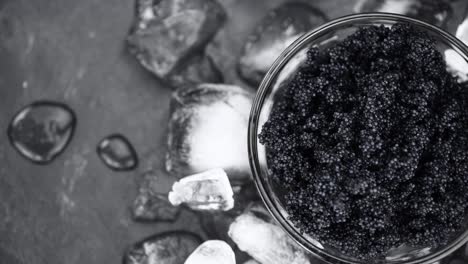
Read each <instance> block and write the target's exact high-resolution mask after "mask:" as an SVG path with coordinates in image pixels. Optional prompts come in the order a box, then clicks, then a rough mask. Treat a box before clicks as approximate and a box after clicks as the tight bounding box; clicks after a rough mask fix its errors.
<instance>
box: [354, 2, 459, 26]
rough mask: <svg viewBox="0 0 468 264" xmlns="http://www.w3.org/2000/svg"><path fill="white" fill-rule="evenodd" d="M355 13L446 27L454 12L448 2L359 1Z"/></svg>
mask: <svg viewBox="0 0 468 264" xmlns="http://www.w3.org/2000/svg"><path fill="white" fill-rule="evenodd" d="M354 11H355V12H356V13H363V12H386V13H394V14H401V15H406V16H410V17H414V18H416V19H420V20H423V21H426V22H428V23H430V24H434V25H436V26H439V27H446V24H447V20H448V18H449V17H450V16H451V15H452V13H453V10H452V7H451V6H450V3H449V1H447V0H440V1H434V0H359V1H358V2H357V3H356V5H355V7H354Z"/></svg>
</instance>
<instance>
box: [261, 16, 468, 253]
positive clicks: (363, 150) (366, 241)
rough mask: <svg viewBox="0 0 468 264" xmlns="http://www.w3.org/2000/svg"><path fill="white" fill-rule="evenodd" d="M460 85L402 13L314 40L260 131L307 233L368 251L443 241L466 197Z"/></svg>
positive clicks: (467, 157) (456, 226) (466, 145)
mask: <svg viewBox="0 0 468 264" xmlns="http://www.w3.org/2000/svg"><path fill="white" fill-rule="evenodd" d="M467 126H468V115H467V100H466V95H465V91H464V90H463V88H462V86H461V85H460V84H458V83H457V81H456V80H455V78H454V77H452V76H451V75H450V74H449V73H448V72H447V70H446V64H445V61H444V58H443V56H442V54H441V53H440V52H439V51H438V50H437V49H436V44H435V41H434V40H433V39H432V38H431V37H430V36H428V35H427V34H426V33H424V32H421V31H419V30H417V29H415V28H413V27H412V26H410V25H407V24H396V25H394V26H392V27H391V28H387V27H384V26H380V27H377V26H370V27H363V28H360V29H359V30H358V31H357V32H355V33H354V34H352V35H350V36H349V37H347V38H346V39H345V40H343V41H342V42H339V43H337V44H335V45H334V46H332V47H330V48H328V49H326V50H323V51H319V50H318V49H316V48H311V49H310V50H309V51H308V54H307V60H306V62H305V64H304V65H303V66H302V67H301V68H300V70H299V71H298V72H297V74H296V75H295V76H294V77H293V79H292V80H291V81H290V82H289V83H288V84H287V85H286V86H285V88H284V89H283V90H282V91H281V95H280V96H279V97H278V98H277V101H276V103H275V105H274V107H273V110H272V112H271V115H270V117H269V120H268V121H267V122H266V123H265V125H264V126H263V128H262V132H261V134H260V135H259V138H260V142H261V143H262V144H264V145H265V146H266V148H267V160H268V165H269V169H270V174H271V175H272V176H273V178H274V180H275V182H276V183H278V184H281V186H283V187H284V188H286V190H287V192H286V194H284V195H283V197H282V198H283V199H284V200H285V207H286V210H287V211H288V213H289V214H290V219H291V220H292V221H293V223H294V224H295V225H296V226H297V227H299V228H300V229H301V231H303V232H304V233H307V234H310V235H312V236H313V237H315V238H317V239H318V241H320V242H322V243H324V244H326V245H329V246H332V247H335V248H336V249H338V250H339V251H341V252H343V253H345V254H348V255H352V256H354V257H358V258H361V259H375V258H377V259H379V258H383V257H384V255H385V253H386V252H387V251H388V250H389V249H391V248H394V247H397V246H399V245H401V244H406V245H409V246H416V247H421V246H431V247H437V246H443V245H445V244H446V243H447V242H448V241H449V240H450V239H451V238H452V236H453V235H456V234H457V232H459V231H460V229H462V228H463V227H462V221H463V220H464V216H465V213H466V212H467V207H468V137H467V136H468V127H467Z"/></svg>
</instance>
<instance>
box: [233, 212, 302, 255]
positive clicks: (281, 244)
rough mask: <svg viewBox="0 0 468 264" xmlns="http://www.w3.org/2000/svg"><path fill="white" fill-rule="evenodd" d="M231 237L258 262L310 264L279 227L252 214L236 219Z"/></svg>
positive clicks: (300, 249)
mask: <svg viewBox="0 0 468 264" xmlns="http://www.w3.org/2000/svg"><path fill="white" fill-rule="evenodd" d="M229 236H230V237H231V239H232V240H233V241H234V242H235V243H236V244H237V246H238V247H239V249H241V250H243V251H245V252H247V253H248V254H249V255H250V256H252V257H253V258H254V259H255V260H256V261H258V262H260V263H268V264H292V263H294V264H306V263H307V264H309V263H310V261H309V259H308V257H307V255H306V254H305V252H304V251H303V250H302V248H300V247H299V246H298V245H297V244H295V242H294V241H292V240H291V239H290V238H289V236H288V235H287V234H286V233H285V232H284V231H283V229H281V228H280V227H279V226H277V225H275V224H273V223H268V222H266V221H264V220H262V219H260V218H258V217H256V216H255V215H253V214H252V213H249V212H248V213H245V214H242V215H240V216H239V217H237V218H236V220H235V221H234V223H232V224H231V226H230V228H229Z"/></svg>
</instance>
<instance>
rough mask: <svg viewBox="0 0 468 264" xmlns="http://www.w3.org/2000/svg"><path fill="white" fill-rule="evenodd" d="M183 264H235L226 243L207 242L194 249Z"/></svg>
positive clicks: (232, 254) (218, 241)
mask: <svg viewBox="0 0 468 264" xmlns="http://www.w3.org/2000/svg"><path fill="white" fill-rule="evenodd" d="M185 264H236V258H235V256H234V251H232V249H231V247H230V246H229V245H228V244H227V243H226V242H224V241H221V240H208V241H206V242H204V243H203V244H201V245H200V246H199V247H198V248H197V249H195V251H194V252H193V253H192V254H191V255H190V256H189V257H188V258H187V260H186V261H185Z"/></svg>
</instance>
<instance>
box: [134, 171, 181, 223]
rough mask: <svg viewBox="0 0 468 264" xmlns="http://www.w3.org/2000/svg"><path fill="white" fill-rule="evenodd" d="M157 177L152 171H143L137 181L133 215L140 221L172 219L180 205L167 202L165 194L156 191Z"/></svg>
mask: <svg viewBox="0 0 468 264" xmlns="http://www.w3.org/2000/svg"><path fill="white" fill-rule="evenodd" d="M158 179H159V177H158V175H156V174H155V173H154V172H153V171H148V172H145V173H144V174H143V176H142V180H141V182H140V183H139V185H140V187H139V193H138V196H137V197H136V199H135V201H134V203H133V208H132V211H133V217H134V219H135V220H141V221H155V220H162V221H174V220H175V219H176V218H177V216H178V215H179V213H180V207H177V206H173V205H172V204H171V203H169V200H168V199H167V195H166V194H162V193H158V192H156V187H157V186H158V185H159V180H158Z"/></svg>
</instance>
